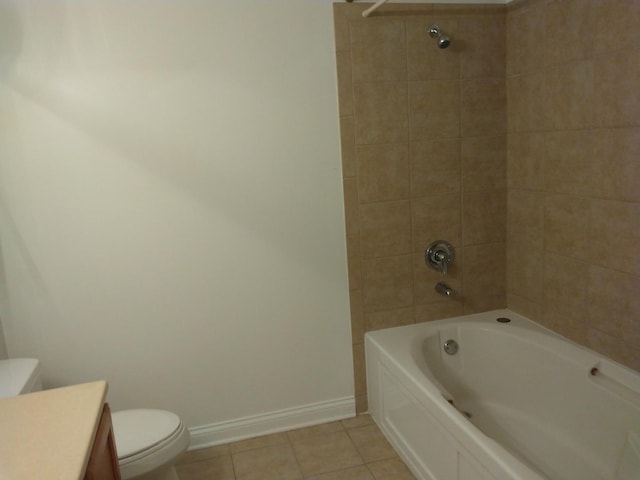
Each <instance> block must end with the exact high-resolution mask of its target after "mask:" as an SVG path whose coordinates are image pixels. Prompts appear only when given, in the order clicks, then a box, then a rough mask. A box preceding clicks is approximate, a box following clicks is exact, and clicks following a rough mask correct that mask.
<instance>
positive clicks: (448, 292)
mask: <svg viewBox="0 0 640 480" xmlns="http://www.w3.org/2000/svg"><path fill="white" fill-rule="evenodd" d="M436 292H438V293H439V294H440V295H444V296H445V297H452V296H453V294H454V293H455V291H454V290H453V288H451V287H450V286H449V285H447V284H446V283H444V282H438V283H437V284H436Z"/></svg>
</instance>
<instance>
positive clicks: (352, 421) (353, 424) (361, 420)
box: [341, 413, 373, 429]
mask: <svg viewBox="0 0 640 480" xmlns="http://www.w3.org/2000/svg"><path fill="white" fill-rule="evenodd" d="M341 423H342V426H343V427H344V428H346V429H349V428H358V427H364V426H366V425H371V424H373V419H372V418H371V415H369V414H366V413H365V414H363V415H358V416H357V417H353V418H347V419H346V420H342V422H341Z"/></svg>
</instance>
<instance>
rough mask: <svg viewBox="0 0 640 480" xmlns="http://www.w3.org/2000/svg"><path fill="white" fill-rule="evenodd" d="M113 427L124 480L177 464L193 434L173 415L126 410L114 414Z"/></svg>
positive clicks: (159, 411) (141, 410)
mask: <svg viewBox="0 0 640 480" xmlns="http://www.w3.org/2000/svg"><path fill="white" fill-rule="evenodd" d="M112 423H113V433H114V437H115V443H116V450H117V452H118V463H119V464H120V473H121V474H122V478H123V479H126V478H133V477H137V476H140V475H144V474H146V473H149V472H152V471H154V470H156V469H158V468H160V467H162V466H164V465H166V464H167V463H170V462H173V461H174V460H175V458H176V457H177V456H178V455H180V454H181V453H182V452H184V451H185V450H186V448H187V446H188V445H189V431H188V430H187V428H186V426H185V425H184V424H183V423H182V421H181V420H180V418H179V417H178V416H177V415H175V414H173V413H171V412H167V411H164V410H149V409H138V410H123V411H120V412H114V413H113V414H112Z"/></svg>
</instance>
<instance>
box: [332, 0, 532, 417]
mask: <svg viewBox="0 0 640 480" xmlns="http://www.w3.org/2000/svg"><path fill="white" fill-rule="evenodd" d="M367 6H368V4H362V3H359V4H358V3H354V4H348V3H336V4H334V19H335V27H336V29H335V30H336V49H337V54H336V56H337V65H338V90H339V102H340V124H341V137H342V156H343V178H344V195H345V207H346V230H347V250H348V259H349V284H350V294H351V316H352V327H353V343H354V346H353V351H354V363H355V376H356V379H355V387H356V396H357V409H358V411H364V410H366V408H367V405H366V382H365V369H364V346H363V342H364V332H366V331H369V330H375V329H379V328H384V327H390V326H396V325H405V324H409V323H414V322H420V321H425V320H433V319H437V318H443V317H449V316H452V315H459V314H462V313H472V312H477V311H483V310H488V309H494V308H502V307H505V306H506V282H505V279H506V218H507V204H506V198H507V195H506V188H507V181H506V158H507V142H506V132H507V103H506V95H507V91H506V75H505V62H506V45H505V36H506V15H505V8H504V6H501V7H496V6H442V5H441V6H438V5H428V4H414V5H402V4H388V5H386V6H384V7H382V8H381V9H380V10H379V12H381V14H377V15H374V16H371V17H369V18H367V19H363V18H362V16H361V15H360V13H361V12H362V10H364V9H365V8H366V7H367ZM432 23H437V24H438V25H440V27H442V29H443V30H445V31H446V32H447V33H448V34H449V35H450V36H451V37H452V39H453V41H452V44H451V46H450V47H449V48H448V49H446V50H440V49H438V48H437V46H436V42H435V40H434V39H432V38H430V37H429V36H428V34H427V28H428V26H429V25H430V24H432ZM521 148H523V149H524V148H526V145H523V146H522V147H521ZM438 239H444V240H448V241H449V242H451V243H452V244H453V245H454V246H455V248H456V255H457V257H456V260H455V262H454V264H453V265H452V268H451V270H450V272H449V274H448V275H447V277H446V278H443V276H442V274H441V273H439V272H435V271H433V270H431V269H429V268H428V267H427V266H426V265H425V263H424V250H425V249H426V248H427V246H428V245H429V244H430V243H431V242H432V241H434V240H438ZM441 280H444V281H446V282H447V283H448V284H449V285H450V286H451V287H453V288H454V289H455V290H456V292H457V294H456V296H455V297H454V298H453V299H449V298H445V297H442V296H440V295H438V294H437V293H436V292H435V291H434V286H435V284H436V283H437V282H438V281H441Z"/></svg>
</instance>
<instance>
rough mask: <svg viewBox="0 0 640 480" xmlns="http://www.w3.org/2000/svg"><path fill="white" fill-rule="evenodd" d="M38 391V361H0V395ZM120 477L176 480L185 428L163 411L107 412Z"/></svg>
mask: <svg viewBox="0 0 640 480" xmlns="http://www.w3.org/2000/svg"><path fill="white" fill-rule="evenodd" d="M39 390H42V381H41V379H40V362H39V361H38V360H36V359H33V358H12V359H9V360H0V398H2V397H12V396H16V395H22V394H24V393H30V392H37V391H39ZM111 419H112V422H113V433H114V437H115V441H116V450H117V451H118V463H119V464H120V473H121V475H122V479H123V480H129V479H138V480H179V479H178V475H177V474H176V470H175V467H174V463H175V461H176V459H177V458H178V456H180V454H181V453H182V452H184V451H185V450H186V449H187V447H188V446H189V439H190V436H189V431H188V430H187V428H186V426H185V425H184V423H182V421H181V420H180V417H178V416H177V415H176V414H174V413H171V412H167V411H164V410H147V409H138V410H123V411H120V412H113V413H112V414H111Z"/></svg>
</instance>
